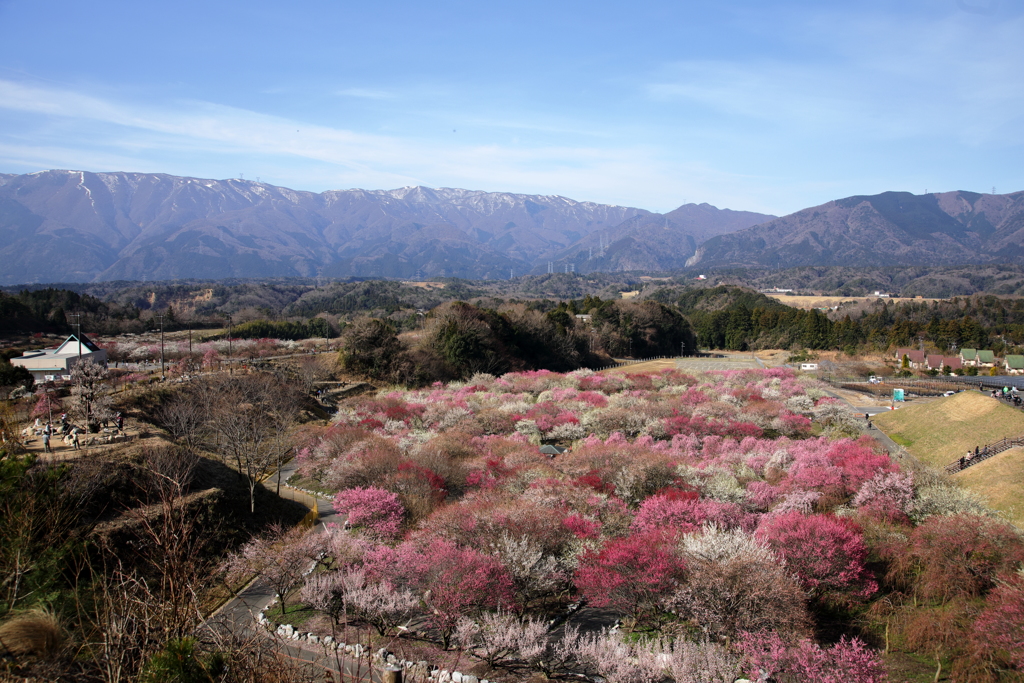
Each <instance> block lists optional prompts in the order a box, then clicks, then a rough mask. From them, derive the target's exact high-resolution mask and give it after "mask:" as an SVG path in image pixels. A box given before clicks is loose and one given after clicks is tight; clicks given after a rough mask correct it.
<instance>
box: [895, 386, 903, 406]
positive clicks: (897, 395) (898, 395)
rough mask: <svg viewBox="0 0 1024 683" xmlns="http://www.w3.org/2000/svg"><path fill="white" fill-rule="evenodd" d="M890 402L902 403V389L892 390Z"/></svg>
mask: <svg viewBox="0 0 1024 683" xmlns="http://www.w3.org/2000/svg"><path fill="white" fill-rule="evenodd" d="M892 400H894V401H899V402H901V403H902V402H903V390H902V389H893V390H892Z"/></svg>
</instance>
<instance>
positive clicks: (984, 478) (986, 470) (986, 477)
mask: <svg viewBox="0 0 1024 683" xmlns="http://www.w3.org/2000/svg"><path fill="white" fill-rule="evenodd" d="M953 476H954V478H955V479H956V480H957V481H959V482H960V483H961V484H963V485H964V486H966V487H967V488H969V489H971V490H972V491H974V492H976V493H978V494H979V495H980V496H981V497H982V498H984V499H985V503H986V504H987V505H988V506H989V507H990V508H992V509H993V510H998V511H999V512H1001V513H1003V515H1004V516H1005V517H1006V519H1007V520H1009V521H1011V522H1013V523H1014V524H1016V525H1017V526H1018V527H1021V528H1022V529H1024V501H1021V482H1024V448H1011V449H1010V450H1008V451H1003V452H1002V453H1000V454H998V455H994V456H992V457H991V458H989V459H988V460H985V461H983V462H980V463H978V464H977V465H971V466H970V467H968V468H967V469H965V470H964V471H963V472H958V473H957V474H955V475H953Z"/></svg>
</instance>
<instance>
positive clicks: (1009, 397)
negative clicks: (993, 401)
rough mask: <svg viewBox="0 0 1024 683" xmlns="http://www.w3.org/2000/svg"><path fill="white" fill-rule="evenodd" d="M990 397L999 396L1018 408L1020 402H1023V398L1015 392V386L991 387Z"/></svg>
mask: <svg viewBox="0 0 1024 683" xmlns="http://www.w3.org/2000/svg"><path fill="white" fill-rule="evenodd" d="M992 398H1001V399H1003V400H1004V401H1008V402H1010V403H1012V404H1013V405H1015V406H1016V407H1018V408H1020V406H1021V404H1024V399H1022V398H1021V397H1020V394H1018V393H1017V387H1013V388H1010V387H1003V388H1002V389H993V390H992Z"/></svg>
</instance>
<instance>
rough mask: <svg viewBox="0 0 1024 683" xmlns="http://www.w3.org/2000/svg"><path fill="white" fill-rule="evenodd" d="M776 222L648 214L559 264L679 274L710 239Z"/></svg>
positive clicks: (741, 214) (577, 247)
mask: <svg viewBox="0 0 1024 683" xmlns="http://www.w3.org/2000/svg"><path fill="white" fill-rule="evenodd" d="M772 218H774V216H769V215H765V214H763V213H752V212H750V211H732V210H730V209H717V208H715V207H713V206H711V205H710V204H684V205H683V206H680V207H679V208H678V209H676V210H675V211H670V212H669V213H666V214H664V215H662V214H647V213H645V214H642V215H637V216H634V217H633V218H630V219H629V220H627V221H624V222H623V223H621V224H619V225H617V226H615V227H614V228H612V229H610V230H602V231H599V232H597V233H592V234H590V235H588V236H587V237H584V238H583V239H581V240H580V241H579V242H577V243H576V244H573V245H572V246H571V247H569V248H567V249H564V250H562V251H561V252H558V253H556V254H554V255H553V259H554V261H555V264H562V265H561V267H562V268H564V264H565V263H572V264H574V265H575V266H576V271H577V272H593V271H604V272H618V271H627V270H662V271H666V270H678V269H681V268H683V267H685V265H686V261H687V259H689V258H690V257H691V256H692V255H693V254H694V252H695V250H696V249H697V247H698V246H699V245H701V244H703V243H704V242H706V241H707V240H708V239H710V238H712V237H714V236H716V235H724V234H726V233H731V232H734V231H736V230H742V229H743V228H747V227H750V226H751V225H757V224H758V223H763V222H764V221H767V220H771V219H772ZM555 264H553V265H552V268H554V265H555ZM544 267H547V264H541V267H539V268H535V269H534V272H542V270H543V268H544Z"/></svg>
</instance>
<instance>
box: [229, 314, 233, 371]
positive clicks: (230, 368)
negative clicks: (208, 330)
mask: <svg viewBox="0 0 1024 683" xmlns="http://www.w3.org/2000/svg"><path fill="white" fill-rule="evenodd" d="M233 370H234V368H232V367H231V316H230V315H229V316H228V374H234V372H233Z"/></svg>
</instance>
